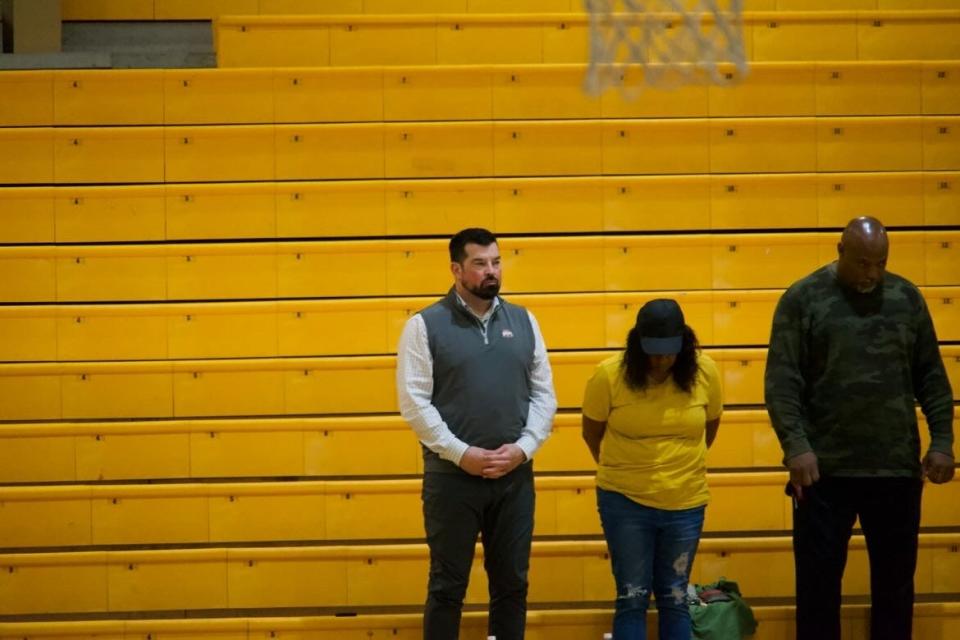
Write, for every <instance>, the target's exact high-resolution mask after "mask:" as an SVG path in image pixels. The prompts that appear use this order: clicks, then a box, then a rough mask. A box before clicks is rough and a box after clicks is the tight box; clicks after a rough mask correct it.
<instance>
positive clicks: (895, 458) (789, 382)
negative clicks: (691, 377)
mask: <svg viewBox="0 0 960 640" xmlns="http://www.w3.org/2000/svg"><path fill="white" fill-rule="evenodd" d="M765 396H766V404H767V411H768V412H769V413H770V420H771V421H772V422H773V428H774V429H775V430H776V432H777V437H779V438H780V444H781V446H782V447H783V452H784V459H785V460H786V459H788V458H792V457H793V456H796V455H799V454H801V453H805V452H807V451H811V450H812V451H813V452H814V453H815V454H816V455H817V458H818V460H819V467H820V472H821V473H823V474H825V475H837V476H914V477H919V476H920V434H919V430H918V428H917V416H916V409H915V399H916V400H919V402H920V406H921V408H922V409H923V413H924V415H925V416H926V418H927V422H928V424H929V426H930V435H931V446H930V448H931V449H932V450H935V451H941V452H943V453H947V454H951V455H952V450H953V395H952V392H951V390H950V382H949V380H948V379H947V373H946V370H945V369H944V366H943V360H941V358H940V349H939V346H938V344H937V335H936V332H935V331H934V328H933V321H932V320H931V319H930V313H929V311H927V306H926V303H925V302H924V300H923V296H922V295H921V294H920V291H919V290H918V289H917V288H916V287H915V286H914V285H913V284H911V283H910V282H909V281H907V280H905V279H904V278H901V277H900V276H897V275H894V274H892V273H889V272H888V273H887V274H886V275H885V276H884V279H883V284H882V285H881V286H878V287H877V288H876V289H875V290H874V291H872V292H871V293H867V294H861V293H857V292H856V291H852V290H850V289H848V288H846V287H843V286H841V284H840V282H839V281H838V280H837V277H836V265H835V264H832V265H827V266H825V267H822V268H820V269H818V270H817V271H814V272H813V273H812V274H810V275H809V276H807V277H806V278H804V279H802V280H800V281H798V282H796V283H794V285H793V286H791V287H790V288H789V289H788V290H787V291H786V293H784V294H783V297H782V298H780V302H779V303H778V304H777V310H776V312H775V313H774V316H773V331H772V333H771V336H770V350H769V352H768V354H767V368H766V374H765Z"/></svg>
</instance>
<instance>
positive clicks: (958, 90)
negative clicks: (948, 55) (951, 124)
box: [921, 62, 960, 115]
mask: <svg viewBox="0 0 960 640" xmlns="http://www.w3.org/2000/svg"><path fill="white" fill-rule="evenodd" d="M921 82H922V91H923V113H925V114H931V115H932V114H953V113H956V110H957V109H956V105H957V104H958V103H960V68H958V65H956V64H953V63H944V62H941V63H939V64H938V63H936V62H928V63H926V64H924V66H923V71H922V74H921Z"/></svg>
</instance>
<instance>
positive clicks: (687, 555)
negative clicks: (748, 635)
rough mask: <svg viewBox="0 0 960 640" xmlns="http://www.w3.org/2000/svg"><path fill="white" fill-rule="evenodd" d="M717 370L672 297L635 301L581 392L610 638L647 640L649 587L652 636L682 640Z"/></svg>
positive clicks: (686, 634) (716, 407)
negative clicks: (622, 345) (625, 328)
mask: <svg viewBox="0 0 960 640" xmlns="http://www.w3.org/2000/svg"><path fill="white" fill-rule="evenodd" d="M722 405H723V403H722V395H721V389H720V376H719V374H718V372H717V366H716V364H715V363H714V362H713V360H712V359H711V358H710V357H709V356H707V355H705V354H703V353H701V352H700V349H699V345H698V343H697V337H696V335H695V334H694V332H693V329H691V328H690V327H689V326H687V325H686V323H685V322H684V318H683V311H682V310H681V309H680V305H678V304H677V303H676V301H674V300H668V299H663V298H661V299H657V300H651V301H650V302H648V303H647V304H645V305H643V307H642V308H641V309H640V312H639V313H638V314H637V322H636V326H634V327H633V329H631V330H630V333H629V334H628V336H627V348H626V350H625V351H624V352H622V353H619V354H617V355H615V356H613V357H611V358H608V359H606V360H604V361H603V362H601V363H600V364H599V365H598V366H597V369H596V371H595V373H594V374H593V377H592V378H590V381H589V382H588V383H587V388H586V392H585V394H584V399H583V439H584V440H585V441H586V443H587V446H588V447H589V448H590V453H592V454H593V458H594V460H596V461H597V464H598V467H597V508H598V510H599V512H600V520H601V523H602V524H603V532H604V536H605V537H606V539H607V546H608V547H609V549H610V561H611V564H612V566H613V576H614V580H615V581H616V584H617V600H616V604H615V614H614V620H613V637H614V639H615V640H646V637H647V631H646V628H647V627H646V613H647V607H648V605H649V603H650V595H651V594H653V595H654V597H655V598H656V601H657V611H658V613H659V629H660V635H659V637H660V640H689V638H690V637H691V628H690V613H689V610H688V609H687V583H688V580H689V576H690V567H691V566H692V564H693V558H694V556H695V554H696V551H697V545H698V543H699V542H700V533H701V531H702V530H703V516H704V510H705V507H706V504H707V502H708V501H709V499H710V493H709V491H708V490H707V464H706V454H707V447H709V446H710V445H711V444H712V442H713V439H714V438H715V437H716V434H717V429H718V428H719V426H720V414H721V413H722V411H723V407H722Z"/></svg>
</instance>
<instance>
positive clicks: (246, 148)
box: [164, 126, 275, 182]
mask: <svg viewBox="0 0 960 640" xmlns="http://www.w3.org/2000/svg"><path fill="white" fill-rule="evenodd" d="M164 136H165V138H166V160H165V166H166V177H167V181H168V182H216V181H228V180H234V181H244V180H257V181H260V180H273V179H274V177H275V166H274V163H275V149H274V140H273V138H274V135H273V128H272V127H270V126H231V127H170V128H167V129H165V130H164Z"/></svg>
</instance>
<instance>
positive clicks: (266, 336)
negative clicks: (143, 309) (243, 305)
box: [160, 312, 278, 359]
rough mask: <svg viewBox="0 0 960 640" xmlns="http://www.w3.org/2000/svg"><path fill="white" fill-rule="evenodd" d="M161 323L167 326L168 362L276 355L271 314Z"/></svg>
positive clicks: (193, 317)
mask: <svg viewBox="0 0 960 640" xmlns="http://www.w3.org/2000/svg"><path fill="white" fill-rule="evenodd" d="M160 320H162V321H165V322H167V323H168V325H169V331H170V357H171V358H176V359H190V358H239V357H259V358H262V357H270V356H276V355H278V350H277V318H276V316H275V314H273V313H269V312H267V313H218V314H199V315H198V314H181V315H175V316H170V317H169V318H160Z"/></svg>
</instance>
